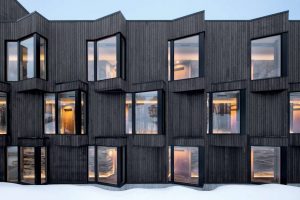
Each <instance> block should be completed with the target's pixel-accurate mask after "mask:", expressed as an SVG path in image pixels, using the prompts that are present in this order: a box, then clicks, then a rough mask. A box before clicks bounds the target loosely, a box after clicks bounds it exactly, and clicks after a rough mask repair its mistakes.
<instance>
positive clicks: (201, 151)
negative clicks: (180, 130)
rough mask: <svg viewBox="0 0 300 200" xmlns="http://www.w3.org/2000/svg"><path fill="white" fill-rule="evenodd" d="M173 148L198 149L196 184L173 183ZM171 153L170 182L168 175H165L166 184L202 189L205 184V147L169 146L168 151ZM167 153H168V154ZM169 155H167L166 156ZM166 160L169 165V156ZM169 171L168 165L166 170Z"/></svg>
mask: <svg viewBox="0 0 300 200" xmlns="http://www.w3.org/2000/svg"><path fill="white" fill-rule="evenodd" d="M174 147H193V148H198V175H199V177H198V184H191V183H183V182H176V181H174ZM169 148H170V151H171V167H170V170H171V180H169V179H168V173H166V174H167V182H168V183H173V184H178V185H186V186H197V187H203V185H204V183H205V147H204V146H188V145H169V146H168V148H167V149H168V151H169ZM168 153H169V152H168ZM168 155H169V154H168ZM167 158H168V163H169V156H167ZM168 170H169V164H168V169H167V171H168Z"/></svg>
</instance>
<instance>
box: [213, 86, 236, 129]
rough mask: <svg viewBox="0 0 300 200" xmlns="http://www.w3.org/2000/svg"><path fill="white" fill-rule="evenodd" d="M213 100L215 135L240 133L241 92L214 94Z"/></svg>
mask: <svg viewBox="0 0 300 200" xmlns="http://www.w3.org/2000/svg"><path fill="white" fill-rule="evenodd" d="M212 98H213V99H212V112H213V113H212V114H213V116H212V117H213V122H212V123H213V133H214V134H224V133H240V109H239V107H240V102H239V101H240V93H239V91H230V92H217V93H213V97H212Z"/></svg>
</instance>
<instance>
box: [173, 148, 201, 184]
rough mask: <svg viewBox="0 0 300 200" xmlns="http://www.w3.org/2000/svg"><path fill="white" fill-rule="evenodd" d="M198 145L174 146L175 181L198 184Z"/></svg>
mask: <svg viewBox="0 0 300 200" xmlns="http://www.w3.org/2000/svg"><path fill="white" fill-rule="evenodd" d="M198 157H199V154H198V147H178V146H177V147H174V182H180V183H188V184H198V182H199V159H198Z"/></svg>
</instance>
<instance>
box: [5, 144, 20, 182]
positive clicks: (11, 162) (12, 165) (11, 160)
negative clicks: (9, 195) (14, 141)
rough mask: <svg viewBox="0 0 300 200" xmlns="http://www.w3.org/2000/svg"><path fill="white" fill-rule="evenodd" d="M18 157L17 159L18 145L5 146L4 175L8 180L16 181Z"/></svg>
mask: <svg viewBox="0 0 300 200" xmlns="http://www.w3.org/2000/svg"><path fill="white" fill-rule="evenodd" d="M18 163H19V159H18V147H16V146H14V147H7V167H6V168H7V172H6V177H7V181H8V182H13V183H16V182H18V180H19V178H18V176H19V170H18V166H19V164H18Z"/></svg>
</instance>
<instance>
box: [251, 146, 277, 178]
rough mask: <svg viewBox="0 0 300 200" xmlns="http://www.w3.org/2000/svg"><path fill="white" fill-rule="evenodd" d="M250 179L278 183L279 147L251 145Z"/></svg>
mask: <svg viewBox="0 0 300 200" xmlns="http://www.w3.org/2000/svg"><path fill="white" fill-rule="evenodd" d="M251 181H252V182H261V183H280V147H265V146H252V147H251Z"/></svg>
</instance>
